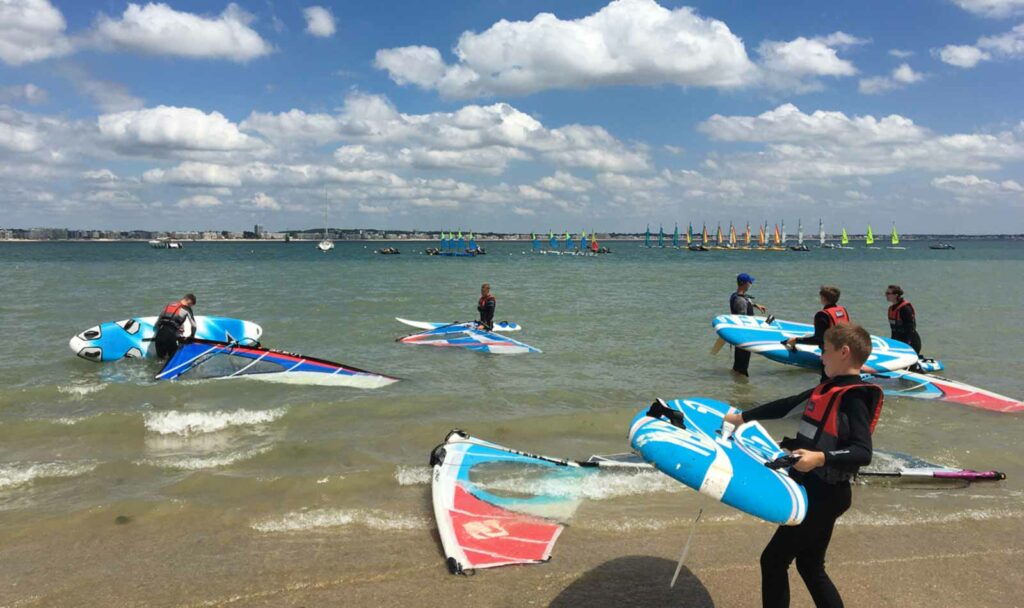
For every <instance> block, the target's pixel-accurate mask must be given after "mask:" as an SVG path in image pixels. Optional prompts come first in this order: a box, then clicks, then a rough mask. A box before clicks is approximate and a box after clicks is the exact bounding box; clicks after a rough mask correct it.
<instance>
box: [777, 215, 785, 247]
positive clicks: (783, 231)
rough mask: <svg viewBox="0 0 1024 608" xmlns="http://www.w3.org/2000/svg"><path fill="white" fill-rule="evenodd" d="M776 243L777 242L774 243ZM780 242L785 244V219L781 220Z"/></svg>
mask: <svg viewBox="0 0 1024 608" xmlns="http://www.w3.org/2000/svg"><path fill="white" fill-rule="evenodd" d="M777 244H778V243H776V245H777ZM782 244H783V245H785V244H786V222H785V220H783V222H782Z"/></svg>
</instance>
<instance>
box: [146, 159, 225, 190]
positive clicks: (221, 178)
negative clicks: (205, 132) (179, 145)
mask: <svg viewBox="0 0 1024 608" xmlns="http://www.w3.org/2000/svg"><path fill="white" fill-rule="evenodd" d="M142 181H144V182H147V183H150V184H174V185H177V186H208V187H236V186H241V185H242V179H241V177H239V172H238V170H237V169H236V168H234V167H227V166H224V165H217V164H212V163H199V162H184V163H181V164H180V165H178V166H177V167H173V168H171V169H150V170H149V171H146V172H145V173H143V174H142Z"/></svg>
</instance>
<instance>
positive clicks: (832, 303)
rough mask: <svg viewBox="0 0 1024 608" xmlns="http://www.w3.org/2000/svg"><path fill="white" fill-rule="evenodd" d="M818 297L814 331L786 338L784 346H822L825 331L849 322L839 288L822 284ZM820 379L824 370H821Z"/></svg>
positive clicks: (848, 315) (823, 375) (848, 314)
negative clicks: (806, 334) (801, 336)
mask: <svg viewBox="0 0 1024 608" xmlns="http://www.w3.org/2000/svg"><path fill="white" fill-rule="evenodd" d="M818 297H819V298H820V299H821V306H822V308H821V310H819V311H818V312H816V313H814V333H813V334H811V335H810V336H804V337H803V338H790V339H788V340H786V346H787V347H789V348H796V345H797V344H813V345H815V346H817V347H818V348H822V347H823V346H822V345H823V344H824V342H825V332H826V331H828V330H829V329H830V328H832V327H835V326H836V325H843V324H847V323H849V322H850V313H849V312H847V311H846V308H844V307H842V306H840V305H839V288H838V287H831V286H828V285H822V286H821V289H819V290H818ZM821 377H822V379H824V378H825V372H824V371H822V372H821Z"/></svg>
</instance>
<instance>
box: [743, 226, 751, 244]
mask: <svg viewBox="0 0 1024 608" xmlns="http://www.w3.org/2000/svg"><path fill="white" fill-rule="evenodd" d="M743 246H744V247H750V222H747V229H746V230H744V231H743Z"/></svg>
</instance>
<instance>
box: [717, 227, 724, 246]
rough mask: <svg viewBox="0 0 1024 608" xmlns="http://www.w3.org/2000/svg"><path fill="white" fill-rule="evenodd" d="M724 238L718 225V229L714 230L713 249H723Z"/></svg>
mask: <svg viewBox="0 0 1024 608" xmlns="http://www.w3.org/2000/svg"><path fill="white" fill-rule="evenodd" d="M724 240H725V238H724V237H723V236H722V225H721V224H719V225H718V230H717V231H716V232H715V249H725V247H724V246H723V244H722V241H724Z"/></svg>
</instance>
